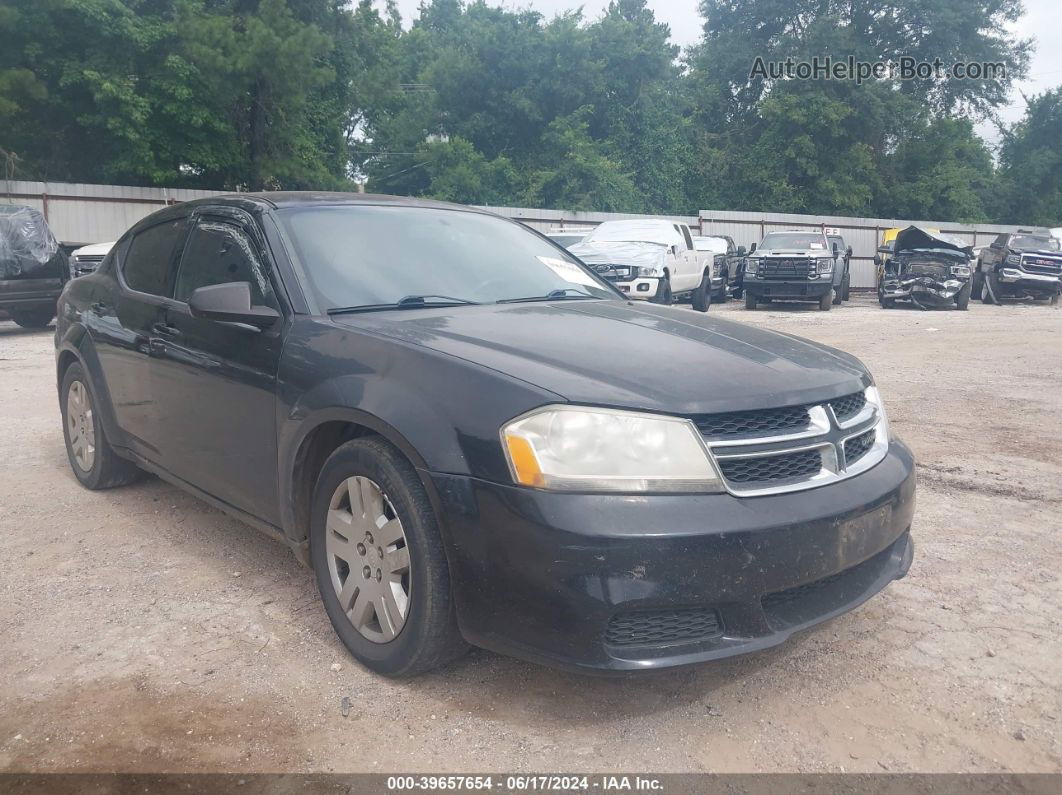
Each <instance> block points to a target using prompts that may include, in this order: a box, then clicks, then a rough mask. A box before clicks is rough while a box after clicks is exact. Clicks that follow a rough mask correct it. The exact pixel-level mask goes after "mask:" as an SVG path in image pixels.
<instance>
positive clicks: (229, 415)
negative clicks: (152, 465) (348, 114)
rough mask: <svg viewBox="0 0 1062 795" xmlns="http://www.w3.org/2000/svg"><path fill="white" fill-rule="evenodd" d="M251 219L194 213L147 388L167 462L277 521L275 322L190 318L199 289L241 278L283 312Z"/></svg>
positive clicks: (258, 300) (260, 299) (222, 211)
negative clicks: (157, 410)
mask: <svg viewBox="0 0 1062 795" xmlns="http://www.w3.org/2000/svg"><path fill="white" fill-rule="evenodd" d="M269 262H270V259H269V258H268V256H267V253H266V246H265V245H264V240H263V239H262V237H261V235H260V233H259V230H258V228H257V226H256V225H255V222H254V220H253V219H252V218H251V217H250V216H248V215H246V214H245V213H243V212H242V211H234V210H232V209H230V208H218V209H215V210H208V211H205V212H204V211H200V212H199V213H197V216H196V218H195V225H194V226H193V228H192V231H191V233H190V234H189V237H188V242H187V244H186V245H185V248H184V255H183V257H182V258H181V262H180V267H179V269H178V271H177V277H176V283H175V285H174V291H173V300H172V301H171V302H170V303H169V305H168V307H167V308H166V310H165V312H164V322H163V324H162V326H161V327H160V328H159V329H157V333H156V335H155V337H154V338H153V341H152V345H153V348H154V350H155V360H154V362H155V363H154V369H153V371H152V385H151V388H152V392H153V393H154V395H155V400H156V402H157V403H158V404H159V405H160V406H161V407H162V409H163V411H162V416H163V417H164V422H165V438H164V439H163V441H162V448H163V456H164V458H165V466H166V468H167V469H169V470H170V471H171V472H172V473H173V474H175V475H177V477H179V478H181V479H182V480H185V481H187V482H189V483H191V484H192V485H194V486H197V487H199V488H200V489H202V490H203V491H205V492H207V493H209V494H211V495H212V496H214V497H216V498H218V499H220V500H222V501H224V502H226V503H228V504H229V505H232V506H234V507H236V508H239V509H240V510H242V511H245V512H247V513H250V514H252V515H253V516H256V517H258V518H259V519H263V520H265V521H267V522H269V523H271V524H275V525H278V524H279V522H280V518H279V510H278V500H277V441H276V410H277V409H276V377H277V367H278V364H279V360H280V352H281V344H282V337H281V328H282V327H283V322H282V321H278V322H277V324H276V325H275V326H274V327H273V328H271V329H266V330H264V331H263V330H259V329H256V328H252V327H250V326H246V325H243V324H239V323H225V322H220V321H216V320H207V319H204V318H198V317H193V316H192V314H191V312H190V310H189V308H188V299H189V298H190V297H191V295H192V293H193V292H194V291H195V290H196V289H197V288H199V287H206V286H209V285H213V284H222V283H225V282H249V283H250V285H251V293H252V300H253V302H254V303H255V304H261V305H266V306H271V307H273V308H274V309H277V310H278V311H282V310H281V302H280V301H279V300H278V297H277V291H276V289H275V288H274V285H273V282H272V278H273V275H272V274H271V270H272V269H271V268H270V267H269V265H268V263H269Z"/></svg>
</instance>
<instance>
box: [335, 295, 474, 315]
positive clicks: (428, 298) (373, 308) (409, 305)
mask: <svg viewBox="0 0 1062 795" xmlns="http://www.w3.org/2000/svg"><path fill="white" fill-rule="evenodd" d="M462 304H479V302H478V301H469V300H468V299H467V298H454V297H453V296H451V295H407V296H405V297H403V298H399V299H398V300H397V301H395V302H394V303H393V304H361V305H360V306H336V307H332V308H331V309H329V310H328V314H330V315H346V314H351V313H353V312H383V311H385V310H388V309H421V308H423V307H434V306H460V305H462Z"/></svg>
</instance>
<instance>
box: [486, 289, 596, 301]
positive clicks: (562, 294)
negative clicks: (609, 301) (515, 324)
mask: <svg viewBox="0 0 1062 795" xmlns="http://www.w3.org/2000/svg"><path fill="white" fill-rule="evenodd" d="M587 298H589V299H590V300H592V301H599V300H601V299H599V298H598V297H597V296H596V295H590V293H584V292H583V291H582V290H576V289H575V288H574V287H565V288H563V289H560V290H550V291H549V292H548V293H546V294H545V295H531V296H528V297H527V298H502V299H501V300H499V301H495V303H498V304H522V303H525V302H529V301H582V300H585V299H587Z"/></svg>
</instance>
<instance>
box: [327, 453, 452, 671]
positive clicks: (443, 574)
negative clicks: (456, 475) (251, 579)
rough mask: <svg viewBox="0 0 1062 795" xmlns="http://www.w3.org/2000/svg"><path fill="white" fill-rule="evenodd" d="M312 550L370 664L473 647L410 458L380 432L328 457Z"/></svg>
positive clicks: (337, 613)
mask: <svg viewBox="0 0 1062 795" xmlns="http://www.w3.org/2000/svg"><path fill="white" fill-rule="evenodd" d="M310 559H311V561H312V562H313V569H314V574H315V576H316V580H317V588H318V591H319V592H320V594H321V599H322V601H323V602H324V606H325V612H326V613H327V614H328V618H329V620H331V622H332V627H333V628H334V629H335V631H336V634H337V635H339V638H340V640H342V641H343V644H344V645H345V646H346V647H347V649H349V650H350V653H351V654H353V655H354V657H356V658H357V659H358V661H359V662H361V663H362V664H363V665H364V666H366V667H367V668H370V669H372V670H373V671H376V672H377V673H380V674H384V675H385V676H411V675H413V674H418V673H422V672H424V671H427V670H429V669H431V668H435V667H437V666H439V665H442V664H444V663H446V662H449V661H450V660H453V659H455V658H457V657H459V656H460V655H461V654H463V653H464V651H465V650H466V649H467V645H466V644H465V642H464V640H463V639H462V637H461V634H460V632H459V630H458V628H457V615H456V611H455V608H454V601H453V594H452V593H451V587H450V574H449V569H448V567H447V563H446V553H445V550H444V549H443V543H442V537H441V535H440V533H439V527H438V524H437V522H436V519H435V513H434V511H433V510H432V507H431V503H430V501H429V500H428V496H427V494H426V493H425V491H424V486H423V484H422V483H421V482H420V478H418V477H417V474H416V472H415V471H414V469H413V467H412V465H411V464H410V463H409V461H407V460H406V459H405V457H404V456H402V454H401V453H399V452H398V450H396V449H395V448H394V447H393V446H391V445H390V444H389V443H387V442H386V441H384V440H383V439H380V438H376V437H369V438H361V439H355V440H353V441H350V442H347V443H346V444H344V445H342V446H340V447H339V448H338V449H336V451H335V452H334V453H332V455H331V456H329V458H328V460H327V461H326V462H325V464H324V467H323V468H322V469H321V474H320V475H319V477H318V479H317V486H316V488H315V490H314V499H313V514H312V517H311V526H310Z"/></svg>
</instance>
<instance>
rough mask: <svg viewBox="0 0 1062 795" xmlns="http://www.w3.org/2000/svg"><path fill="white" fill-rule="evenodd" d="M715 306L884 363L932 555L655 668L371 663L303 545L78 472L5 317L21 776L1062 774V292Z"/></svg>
mask: <svg viewBox="0 0 1062 795" xmlns="http://www.w3.org/2000/svg"><path fill="white" fill-rule="evenodd" d="M711 311H712V313H713V314H719V315H725V316H727V317H731V318H734V319H737V320H740V321H742V322H747V323H752V324H757V325H763V326H768V327H771V328H777V329H782V330H785V331H789V332H792V333H795V334H799V335H802V336H806V337H810V338H812V339H816V340H820V341H822V342H825V343H829V344H831V345H835V346H837V347H840V348H843V349H845V350H848V351H850V352H852V353H854V354H856V355H857V356H859V357H860V358H862V359H863V361H864V362H866V363H867V365H868V366H869V367H870V368H871V370H872V371H873V372H874V373H875V375H876V377H877V379H878V383H879V385H880V387H881V390H882V393H883V395H884V397H885V400H886V404H887V405H888V407H889V409H890V416H891V419H892V423H893V428H894V430H895V432H896V433H897V434H898V435H899V436H901V437H902V438H904V439H905V440H906V441H907V442H908V443H909V444H910V445H911V447H912V448H913V449H914V450H915V453H916V455H917V457H918V461H919V497H918V499H919V507H918V510H917V515H916V522H915V527H914V534H915V538H916V542H917V544H918V546H917V553H916V559H915V564H914V567H913V568H912V570H911V573H910V575H909V576H908V577H907V578H906V579H905V580H902V581H900V582H896V583H893V584H892V585H891V586H890V587H889V588H887V589H886V590H885V592H884V593H882V594H881V595H879V596H878V597H876V598H874V599H872V600H871V601H870V602H869V603H868V604H866V605H865V606H863V607H862V608H860V609H858V610H856V611H854V612H853V613H850V614H848V615H845V616H843V617H841V618H839V619H836V620H834V621H832V622H830V623H828V624H825V625H823V626H821V627H819V628H817V629H815V630H812V631H810V632H807V633H803V634H801V635H798V636H796V637H794V638H793V639H792V640H791V641H790V642H789V643H787V644H785V645H784V646H782V647H781V648H777V649H773V650H770V651H767V652H763V653H759V654H755V655H752V656H748V657H744V658H739V659H735V660H731V661H726V662H722V663H717V664H710V665H704V666H700V667H694V668H688V669H684V670H678V671H671V672H665V673H660V674H656V675H651V676H642V677H639V678H636V679H599V678H586V677H582V676H577V675H571V674H565V673H557V672H555V671H552V670H548V669H546V668H541V667H538V666H535V665H531V664H527V663H523V662H519V661H517V660H512V659H508V658H504V657H499V656H496V655H493V654H490V653H487V652H482V651H474V652H472V653H470V654H469V655H468V656H467V657H465V658H463V659H462V660H460V661H459V662H457V663H455V664H453V665H451V666H450V667H448V668H446V669H445V670H442V671H438V672H435V673H432V674H429V675H427V676H423V677H421V678H419V679H415V680H412V681H403V682H392V681H388V680H385V679H381V678H379V677H376V676H374V675H372V674H369V673H368V672H366V671H365V670H363V669H361V668H360V667H359V666H358V665H357V664H355V663H354V662H353V661H352V659H351V658H350V657H348V656H347V654H346V653H345V651H344V649H343V648H342V647H341V646H340V644H339V642H338V640H337V639H336V638H335V637H334V635H333V633H332V630H331V628H330V626H329V624H328V621H327V619H326V618H325V615H324V612H323V610H322V609H321V608H320V606H319V604H318V599H317V595H316V592H315V590H314V586H313V582H312V579H311V576H310V573H309V572H308V571H307V570H306V569H304V568H301V567H300V566H299V565H298V564H297V563H296V562H295V560H294V558H293V557H292V556H291V554H290V553H288V552H287V551H286V550H284V549H282V548H281V547H280V546H279V545H277V544H275V543H274V542H271V541H269V540H267V539H266V538H265V537H264V536H260V535H258V534H257V533H256V532H255V531H254V530H251V529H250V528H248V527H245V526H244V525H242V524H240V523H239V522H237V521H235V520H232V519H229V518H227V517H226V516H224V515H223V514H221V513H219V512H217V511H215V510H213V509H211V508H209V507H207V506H206V505H204V504H203V503H201V502H199V501H197V500H196V499H194V498H192V497H189V496H186V495H185V494H184V493H182V492H180V491H178V490H177V489H175V488H173V487H171V486H169V485H167V484H165V483H163V482H161V481H159V480H157V479H150V480H147V481H145V482H143V483H141V484H138V485H135V486H131V487H127V488H122V489H116V490H113V491H108V492H95V493H94V492H89V491H86V490H85V489H82V488H81V487H80V486H78V485H77V483H76V482H75V480H74V478H73V476H72V475H71V473H70V472H69V469H68V464H67V461H66V458H65V454H64V451H63V441H62V434H61V430H60V425H59V409H58V403H57V400H56V393H55V383H54V381H55V379H54V371H53V357H52V333H51V331H50V330H49V331H46V332H25V331H23V330H21V329H18V328H17V327H15V326H14V325H13V324H11V323H9V322H0V405H2V406H4V411H3V413H2V416H0V440H2V442H0V445H2V447H0V561H2V564H0V638H2V643H0V672H2V674H0V770H7V771H28V770H37V771H44V770H64V771H114V770H118V771H130V772H161V771H231V770H237V769H240V770H254V771H342V772H354V771H375V772H383V771H392V770H396V771H397V770H401V771H435V772H444V771H455V772H456V771H466V772H467V771H488V770H491V771H516V772H520V771H548V770H557V771H566V772H576V771H587V772H593V771H596V772H610V771H614V770H622V771H626V772H629V771H634V770H644V771H653V772H670V771H714V772H733V771H804V772H812V771H833V772H837V771H842V770H844V771H864V772H878V771H881V770H888V771H921V772H925V771H977V772H984V771H1021V772H1033V771H1036V772H1057V771H1062V703H1060V701H1062V695H1060V694H1062V665H1059V658H1060V657H1062V640H1060V634H1062V633H1060V630H1062V580H1060V574H1059V572H1060V571H1062V544H1059V536H1058V532H1059V525H1060V519H1062V455H1060V453H1059V444H1060V440H1059V438H1058V437H1059V434H1058V431H1059V429H1060V427H1062V424H1060V421H1059V417H1060V414H1062V369H1060V365H1062V312H1058V311H1054V310H1052V309H1050V308H1048V307H1045V306H1007V307H988V306H982V305H980V304H974V305H971V307H970V311H969V312H957V311H941V312H919V311H917V310H896V311H891V312H885V311H882V310H880V309H878V308H877V306H876V304H873V303H871V302H870V300H869V299H868V298H866V297H862V298H858V299H856V300H854V301H853V302H852V304H850V305H845V306H843V307H840V308H835V309H834V310H833V311H831V312H829V313H820V312H817V311H814V310H813V309H809V308H793V309H786V310H784V311H773V310H772V311H766V310H763V309H761V310H760V311H757V312H755V313H752V312H746V311H745V310H744V309H740V308H738V307H737V306H736V304H729V305H725V306H719V305H716V306H713V307H712V309H711ZM344 697H346V698H348V699H349V701H350V705H351V706H350V709H349V714H347V715H346V716H344V714H343V712H344V711H345V710H344V709H343V699H344Z"/></svg>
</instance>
